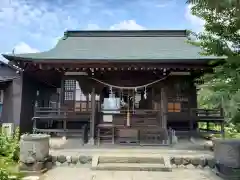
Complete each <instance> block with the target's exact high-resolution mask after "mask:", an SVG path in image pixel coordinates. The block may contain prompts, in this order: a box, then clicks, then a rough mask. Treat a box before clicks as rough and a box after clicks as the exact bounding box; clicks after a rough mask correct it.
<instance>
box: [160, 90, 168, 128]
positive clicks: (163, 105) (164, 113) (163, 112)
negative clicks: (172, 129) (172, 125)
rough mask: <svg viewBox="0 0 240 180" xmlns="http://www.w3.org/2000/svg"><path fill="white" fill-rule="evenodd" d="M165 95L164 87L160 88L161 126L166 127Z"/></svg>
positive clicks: (166, 104)
mask: <svg viewBox="0 0 240 180" xmlns="http://www.w3.org/2000/svg"><path fill="white" fill-rule="evenodd" d="M167 106H168V103H167V95H166V91H165V88H164V87H162V88H161V112H162V113H161V116H162V127H163V128H166V129H167Z"/></svg>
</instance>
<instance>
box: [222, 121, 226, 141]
mask: <svg viewBox="0 0 240 180" xmlns="http://www.w3.org/2000/svg"><path fill="white" fill-rule="evenodd" d="M224 124H225V123H224V121H223V122H222V123H221V135H222V138H223V139H225V130H224Z"/></svg>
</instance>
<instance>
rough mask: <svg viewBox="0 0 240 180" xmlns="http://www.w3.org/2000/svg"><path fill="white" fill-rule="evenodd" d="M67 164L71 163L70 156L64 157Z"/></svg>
mask: <svg viewBox="0 0 240 180" xmlns="http://www.w3.org/2000/svg"><path fill="white" fill-rule="evenodd" d="M66 160H67V163H68V164H71V163H72V157H71V156H67V157H66Z"/></svg>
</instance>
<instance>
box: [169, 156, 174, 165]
mask: <svg viewBox="0 0 240 180" xmlns="http://www.w3.org/2000/svg"><path fill="white" fill-rule="evenodd" d="M170 163H171V164H172V165H173V164H175V158H174V157H171V158H170Z"/></svg>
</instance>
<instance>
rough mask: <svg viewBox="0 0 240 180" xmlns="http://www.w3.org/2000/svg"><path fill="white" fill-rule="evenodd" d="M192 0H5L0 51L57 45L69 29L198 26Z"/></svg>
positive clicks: (0, 15)
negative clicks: (191, 7)
mask: <svg viewBox="0 0 240 180" xmlns="http://www.w3.org/2000/svg"><path fill="white" fill-rule="evenodd" d="M185 1H186V0H0V52H1V53H6V52H12V50H13V49H14V48H15V52H16V53H31V52H37V51H44V50H48V49H50V48H52V47H53V46H54V45H55V44H56V42H57V40H58V39H59V38H60V37H61V36H62V35H63V32H64V31H65V30H80V29H84V30H86V29H93V30H96V29H108V30H109V29H112V30H119V29H124V30H136V29H193V30H195V31H198V30H200V29H201V28H202V25H203V21H201V20H200V19H198V18H196V17H194V16H192V15H191V13H190V7H189V6H188V5H186V3H185Z"/></svg>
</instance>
